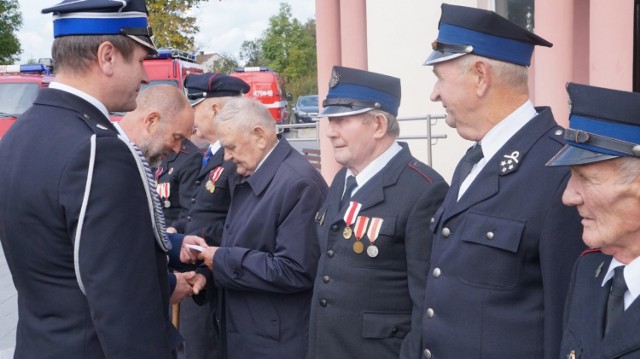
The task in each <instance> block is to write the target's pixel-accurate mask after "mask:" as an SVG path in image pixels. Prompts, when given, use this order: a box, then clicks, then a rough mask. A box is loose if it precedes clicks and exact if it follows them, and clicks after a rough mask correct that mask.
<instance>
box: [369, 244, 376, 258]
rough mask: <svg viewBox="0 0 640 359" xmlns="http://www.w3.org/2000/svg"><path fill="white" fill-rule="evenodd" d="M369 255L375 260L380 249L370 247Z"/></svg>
mask: <svg viewBox="0 0 640 359" xmlns="http://www.w3.org/2000/svg"><path fill="white" fill-rule="evenodd" d="M367 255H368V256H369V257H371V258H375V257H377V256H378V247H376V246H375V245H373V244H372V245H370V246H369V247H367Z"/></svg>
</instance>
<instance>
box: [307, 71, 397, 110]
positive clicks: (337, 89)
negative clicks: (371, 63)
mask: <svg viewBox="0 0 640 359" xmlns="http://www.w3.org/2000/svg"><path fill="white" fill-rule="evenodd" d="M400 92H401V91H400V79H399V78H397V77H392V76H387V75H383V74H379V73H375V72H370V71H364V70H358V69H352V68H349V67H342V66H334V67H333V70H332V72H331V79H330V80H329V92H328V93H327V98H326V99H325V100H324V101H323V102H322V107H324V109H323V110H322V112H321V113H320V114H319V115H318V117H335V116H349V115H356V114H359V113H363V112H367V111H371V110H373V109H380V110H383V111H386V112H388V113H390V114H392V115H394V116H397V115H398V107H400V95H401V93H400Z"/></svg>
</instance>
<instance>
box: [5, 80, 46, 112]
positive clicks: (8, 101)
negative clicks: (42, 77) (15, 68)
mask: <svg viewBox="0 0 640 359" xmlns="http://www.w3.org/2000/svg"><path fill="white" fill-rule="evenodd" d="M39 88H40V85H38V84H37V83H0V112H2V113H5V114H9V115H16V116H17V115H21V114H22V113H23V112H24V111H26V110H27V109H28V108H29V107H30V106H31V105H32V104H33V101H34V100H35V99H36V96H37V95H38V89H39Z"/></svg>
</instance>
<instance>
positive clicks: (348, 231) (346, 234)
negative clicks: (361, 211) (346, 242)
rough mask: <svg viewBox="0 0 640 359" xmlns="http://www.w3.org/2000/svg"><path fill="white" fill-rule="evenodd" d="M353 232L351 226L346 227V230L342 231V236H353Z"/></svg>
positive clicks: (345, 237) (346, 237)
mask: <svg viewBox="0 0 640 359" xmlns="http://www.w3.org/2000/svg"><path fill="white" fill-rule="evenodd" d="M352 234H353V230H352V229H351V227H349V226H346V227H344V231H342V236H343V237H344V239H349V238H351V235H352Z"/></svg>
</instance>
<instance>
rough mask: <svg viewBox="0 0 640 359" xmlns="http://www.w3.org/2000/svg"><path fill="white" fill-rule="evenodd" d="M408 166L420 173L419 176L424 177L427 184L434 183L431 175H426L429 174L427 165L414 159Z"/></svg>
mask: <svg viewBox="0 0 640 359" xmlns="http://www.w3.org/2000/svg"><path fill="white" fill-rule="evenodd" d="M407 166H409V168H411V169H412V170H414V171H416V172H418V174H419V175H420V176H422V177H423V178H424V179H426V180H427V182H429V183H433V180H432V179H431V177H429V175H427V174H426V172H427V171H426V169H427V168H429V167H428V166H427V165H426V164H424V163H422V162H419V161H416V160H415V159H412V160H411V161H409V163H408V164H407Z"/></svg>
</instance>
